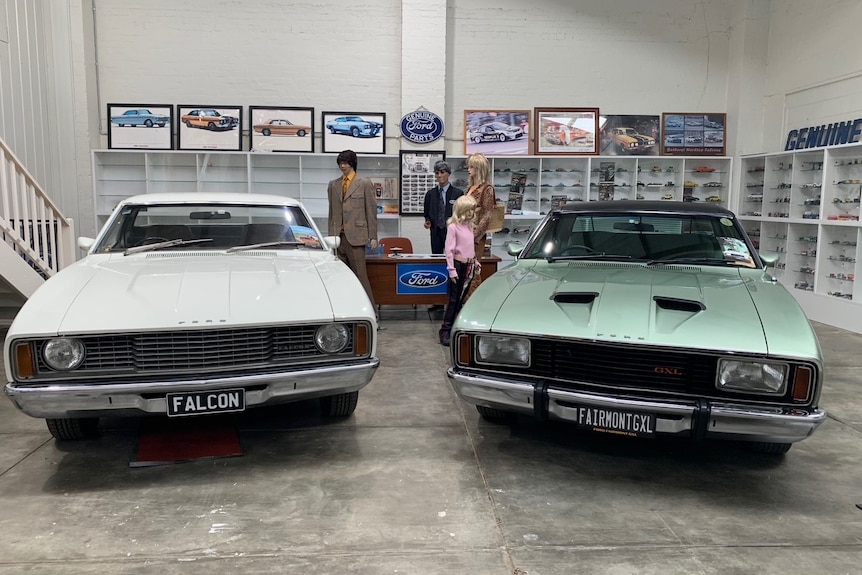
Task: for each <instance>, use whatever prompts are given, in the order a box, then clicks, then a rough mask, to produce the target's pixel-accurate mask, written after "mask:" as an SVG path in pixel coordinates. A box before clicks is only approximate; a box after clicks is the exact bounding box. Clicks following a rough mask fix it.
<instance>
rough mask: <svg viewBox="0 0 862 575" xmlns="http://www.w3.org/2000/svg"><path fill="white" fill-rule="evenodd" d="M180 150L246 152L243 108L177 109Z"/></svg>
mask: <svg viewBox="0 0 862 575" xmlns="http://www.w3.org/2000/svg"><path fill="white" fill-rule="evenodd" d="M177 119H178V123H179V126H178V128H177V148H178V149H180V150H233V151H239V150H242V106H180V105H178V106H177Z"/></svg>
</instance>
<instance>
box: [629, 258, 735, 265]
mask: <svg viewBox="0 0 862 575" xmlns="http://www.w3.org/2000/svg"><path fill="white" fill-rule="evenodd" d="M739 263H741V262H739V261H738V260H726V259H719V258H662V259H658V260H649V261H648V262H647V263H646V265H648V266H664V265H669V264H704V265H722V266H726V265H730V264H734V265H735V264H739Z"/></svg>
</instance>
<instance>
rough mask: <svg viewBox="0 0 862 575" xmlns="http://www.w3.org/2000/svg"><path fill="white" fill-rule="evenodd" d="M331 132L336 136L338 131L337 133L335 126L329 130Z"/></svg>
mask: <svg viewBox="0 0 862 575" xmlns="http://www.w3.org/2000/svg"><path fill="white" fill-rule="evenodd" d="M329 131H330V132H331V133H333V134H335V133H336V131H335V127H334V126H333V127H332V128H329Z"/></svg>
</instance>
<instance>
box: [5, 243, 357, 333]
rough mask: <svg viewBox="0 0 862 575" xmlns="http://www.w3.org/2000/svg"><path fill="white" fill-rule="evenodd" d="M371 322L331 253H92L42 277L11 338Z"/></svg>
mask: <svg viewBox="0 0 862 575" xmlns="http://www.w3.org/2000/svg"><path fill="white" fill-rule="evenodd" d="M357 317H365V318H373V317H374V313H373V309H372V307H371V303H370V302H369V300H368V298H367V296H365V292H364V291H363V290H362V288H361V286H360V284H359V281H358V280H357V279H356V276H355V275H354V274H353V272H352V271H350V269H349V268H348V267H347V266H345V265H344V264H343V263H341V262H340V261H338V260H337V259H336V258H335V257H334V256H332V255H330V254H329V253H323V252H309V251H299V250H297V251H289V252H284V251H260V250H258V251H254V252H238V253H235V254H225V253H224V252H209V253H206V252H204V253H201V252H196V253H194V254H189V253H182V252H151V253H143V254H135V255H130V256H123V255H120V254H113V255H97V256H89V257H88V258H86V259H85V260H82V261H81V262H78V263H77V264H74V265H72V266H70V267H69V268H67V269H65V270H63V272H61V273H60V274H58V275H57V276H56V277H54V278H52V279H51V280H49V281H47V282H46V283H45V284H44V285H43V286H42V287H40V288H39V289H38V290H37V291H36V293H35V294H34V295H33V296H32V297H31V298H30V300H29V301H28V302H27V304H26V305H25V306H24V308H22V310H21V312H19V314H18V316H17V317H16V318H15V322H14V324H13V326H12V328H11V329H10V332H9V335H20V334H53V333H59V334H72V333H75V334H80V333H93V332H95V333H105V332H117V331H130V330H133V331H139V330H141V331H146V330H156V329H164V328H177V327H180V328H184V327H186V328H187V327H193V326H199V327H201V328H207V327H227V326H239V325H249V324H255V325H267V324H279V323H285V322H290V323H302V322H310V321H320V320H323V321H331V320H332V319H346V318H357Z"/></svg>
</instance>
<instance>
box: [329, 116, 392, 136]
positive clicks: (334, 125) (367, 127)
mask: <svg viewBox="0 0 862 575" xmlns="http://www.w3.org/2000/svg"><path fill="white" fill-rule="evenodd" d="M326 129H327V130H329V131H330V132H331V133H333V134H348V135H350V136H353V137H354V138H358V137H360V136H372V137H373V136H376V135H377V134H379V133H380V130H381V129H383V124H381V123H380V122H373V121H371V120H365V119H363V118H362V117H360V116H339V117H338V118H333V119H332V120H329V121H328V122H326Z"/></svg>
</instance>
